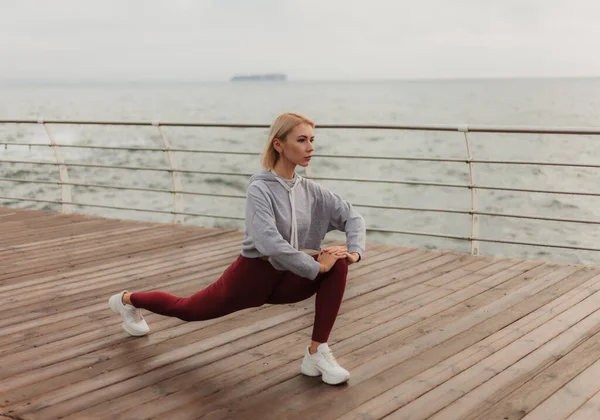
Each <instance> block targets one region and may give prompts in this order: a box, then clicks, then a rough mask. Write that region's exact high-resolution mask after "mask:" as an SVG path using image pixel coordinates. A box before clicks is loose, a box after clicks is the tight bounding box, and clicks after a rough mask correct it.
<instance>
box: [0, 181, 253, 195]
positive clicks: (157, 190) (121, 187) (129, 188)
mask: <svg viewBox="0 0 600 420" xmlns="http://www.w3.org/2000/svg"><path fill="white" fill-rule="evenodd" d="M0 181H5V182H20V183H32V184H52V185H71V186H74V187H92V188H106V189H113V190H127V191H144V192H153V193H168V194H187V195H199V196H208V197H219V198H244V199H245V198H246V196H245V195H241V194H240V195H233V194H217V193H204V192H200V191H179V190H170V189H162V188H144V187H133V186H125V185H106V184H84V183H79V182H63V183H61V182H60V181H43V180H34V179H19V178H0Z"/></svg>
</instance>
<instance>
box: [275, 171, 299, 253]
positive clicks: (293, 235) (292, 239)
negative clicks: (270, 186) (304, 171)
mask: <svg viewBox="0 0 600 420" xmlns="http://www.w3.org/2000/svg"><path fill="white" fill-rule="evenodd" d="M275 179H276V180H277V181H278V182H279V183H280V184H281V185H283V188H285V189H286V190H287V192H288V193H289V195H290V204H291V205H292V232H291V233H290V245H292V248H294V249H298V246H299V245H298V222H297V220H296V194H295V191H294V189H295V188H296V186H297V185H298V184H300V180H301V179H302V177H301V176H300V175H297V179H296V182H295V183H294V186H293V187H290V186H289V185H288V184H286V183H285V181H283V180H282V179H279V178H278V177H275Z"/></svg>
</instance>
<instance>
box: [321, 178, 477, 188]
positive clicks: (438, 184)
mask: <svg viewBox="0 0 600 420" xmlns="http://www.w3.org/2000/svg"><path fill="white" fill-rule="evenodd" d="M310 179H316V180H320V181H343V182H371V183H374V184H401V185H422V186H427V187H448V188H471V186H470V185H467V184H447V183H442V182H419V181H401V180H393V179H364V178H336V177H323V176H311V177H310Z"/></svg>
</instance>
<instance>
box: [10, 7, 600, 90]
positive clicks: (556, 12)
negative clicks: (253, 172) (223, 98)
mask: <svg viewBox="0 0 600 420" xmlns="http://www.w3.org/2000/svg"><path fill="white" fill-rule="evenodd" d="M599 15H600V2H597V1H595V0H578V1H577V0H572V1H570V2H569V1H567V0H545V1H542V0H520V1H519V0H503V1H501V2H500V1H497V2H491V1H481V0H421V1H418V2H416V1H414V0H410V1H408V0H395V1H394V0H369V1H364V0H360V1H359V0H327V1H323V0H279V1H277V0H253V1H242V0H220V1H219V0H205V1H193V0H171V1H167V0H164V1H159V0H129V1H119V0H103V1H102V2H100V1H82V0H53V1H52V2H49V1H45V0H37V1H36V0H3V1H0V64H1V65H0V79H2V78H4V79H14V78H36V79H62V80H64V79H68V80H79V79H81V80H87V79H108V80H152V79H165V80H226V79H227V78H228V77H229V76H231V75H232V74H235V73H250V72H271V71H281V72H286V73H288V74H289V76H290V78H293V79H369V78H386V79H395V78H421V77H442V78H443V77H513V76H527V77H531V76H598V75H600V56H598V55H597V54H596V53H595V52H596V50H597V49H598V42H599V41H598V40H600V26H599V25H597V24H596V22H595V19H596V17H597V16H599Z"/></svg>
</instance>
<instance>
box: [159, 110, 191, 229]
mask: <svg viewBox="0 0 600 420" xmlns="http://www.w3.org/2000/svg"><path fill="white" fill-rule="evenodd" d="M152 125H154V126H156V128H157V129H158V132H159V133H160V137H161V138H162V141H163V145H164V151H165V153H166V154H167V160H168V161H169V171H170V172H171V180H172V185H173V190H172V191H171V192H172V193H173V223H183V222H184V218H183V215H182V214H181V213H183V194H181V191H182V190H183V188H182V187H181V177H180V176H179V172H177V169H176V165H175V156H174V155H173V152H172V151H171V144H170V143H169V140H168V139H167V136H165V134H164V133H163V131H162V128H161V127H160V122H159V121H153V122H152Z"/></svg>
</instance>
